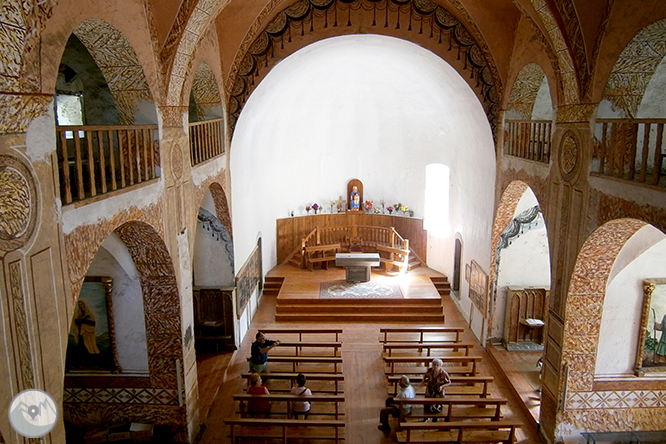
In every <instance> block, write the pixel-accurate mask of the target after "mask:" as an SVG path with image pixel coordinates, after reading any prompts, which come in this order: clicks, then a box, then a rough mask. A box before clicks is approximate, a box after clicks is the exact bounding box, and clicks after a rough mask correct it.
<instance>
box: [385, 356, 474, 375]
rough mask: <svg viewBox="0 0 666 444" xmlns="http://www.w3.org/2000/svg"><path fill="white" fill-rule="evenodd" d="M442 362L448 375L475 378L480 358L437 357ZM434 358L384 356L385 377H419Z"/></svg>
mask: <svg viewBox="0 0 666 444" xmlns="http://www.w3.org/2000/svg"><path fill="white" fill-rule="evenodd" d="M437 358H438V359H441V360H442V361H443V362H444V370H446V371H447V372H448V373H449V374H455V375H468V376H476V375H477V374H478V371H477V364H478V363H479V362H481V360H483V357H481V356H437ZM433 359H434V358H432V357H424V356H385V357H384V362H385V363H386V369H385V373H386V374H387V375H407V376H411V375H421V374H423V373H425V372H426V371H427V370H428V367H427V366H428V365H430V363H431V362H432V360H433Z"/></svg>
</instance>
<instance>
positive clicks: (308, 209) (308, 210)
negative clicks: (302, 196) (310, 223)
mask: <svg viewBox="0 0 666 444" xmlns="http://www.w3.org/2000/svg"><path fill="white" fill-rule="evenodd" d="M310 209H311V207H310V205H306V206H305V211H307V212H308V214H310Z"/></svg>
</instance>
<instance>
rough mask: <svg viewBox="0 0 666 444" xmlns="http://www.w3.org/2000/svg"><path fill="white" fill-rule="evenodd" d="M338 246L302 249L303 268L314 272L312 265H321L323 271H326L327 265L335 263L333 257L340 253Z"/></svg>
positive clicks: (317, 246)
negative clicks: (331, 262)
mask: <svg viewBox="0 0 666 444" xmlns="http://www.w3.org/2000/svg"><path fill="white" fill-rule="evenodd" d="M340 249H341V246H340V244H330V245H316V246H313V247H305V248H304V249H303V253H304V258H305V266H306V267H307V268H308V269H309V270H310V271H314V264H316V263H321V266H322V268H323V269H325V270H328V263H329V262H330V261H335V255H336V254H337V253H339V252H340Z"/></svg>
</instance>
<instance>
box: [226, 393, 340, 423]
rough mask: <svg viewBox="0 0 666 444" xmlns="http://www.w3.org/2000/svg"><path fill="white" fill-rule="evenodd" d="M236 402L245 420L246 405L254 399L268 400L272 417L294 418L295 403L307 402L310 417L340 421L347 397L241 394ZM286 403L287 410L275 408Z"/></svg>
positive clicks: (235, 399)
mask: <svg viewBox="0 0 666 444" xmlns="http://www.w3.org/2000/svg"><path fill="white" fill-rule="evenodd" d="M233 399H234V401H238V403H239V411H240V414H241V417H242V418H244V417H245V416H246V415H247V412H246V411H245V405H246V404H247V402H248V401H250V400H252V399H255V400H256V399H261V400H268V401H270V402H271V404H272V408H271V412H270V414H271V415H286V416H287V418H291V417H292V414H293V413H292V403H294V402H304V401H307V402H309V403H310V404H311V406H312V407H311V408H310V413H309V414H308V415H313V416H321V415H327V416H334V417H335V419H340V416H342V415H344V412H342V411H341V410H342V408H341V407H342V406H343V405H344V402H345V397H344V395H312V396H298V395H292V394H273V393H271V394H270V395H250V394H247V393H240V394H236V395H233ZM278 402H280V403H284V404H285V405H286V409H285V410H277V409H276V408H275V406H276V403H278ZM322 404H329V405H332V406H333V408H332V409H331V411H329V410H325V409H324V407H325V406H322Z"/></svg>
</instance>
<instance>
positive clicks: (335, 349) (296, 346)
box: [270, 340, 342, 357]
mask: <svg viewBox="0 0 666 444" xmlns="http://www.w3.org/2000/svg"><path fill="white" fill-rule="evenodd" d="M340 347H342V342H308V341H282V340H280V345H279V346H277V347H276V348H274V349H273V350H272V351H271V355H270V356H271V357H273V356H286V355H284V352H283V350H285V349H292V348H293V354H292V355H289V356H340V353H339V352H340ZM308 349H316V350H317V351H316V352H314V351H313V350H308Z"/></svg>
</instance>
